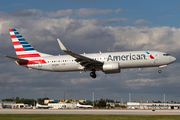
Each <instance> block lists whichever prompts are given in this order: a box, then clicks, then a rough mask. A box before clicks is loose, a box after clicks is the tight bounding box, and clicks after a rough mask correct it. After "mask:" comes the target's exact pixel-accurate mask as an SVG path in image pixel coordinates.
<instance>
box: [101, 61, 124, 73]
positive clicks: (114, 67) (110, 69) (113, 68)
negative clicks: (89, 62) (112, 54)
mask: <svg viewBox="0 0 180 120" xmlns="http://www.w3.org/2000/svg"><path fill="white" fill-rule="evenodd" d="M102 69H103V72H104V73H105V74H113V73H120V72H121V69H120V65H119V63H118V62H111V63H104V65H103V67H102Z"/></svg>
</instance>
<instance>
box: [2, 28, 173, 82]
mask: <svg viewBox="0 0 180 120" xmlns="http://www.w3.org/2000/svg"><path fill="white" fill-rule="evenodd" d="M9 32H10V36H11V39H12V42H13V45H14V49H15V52H16V55H17V57H11V56H6V55H5V57H7V58H10V59H12V60H14V61H15V63H16V64H17V65H19V66H23V67H27V68H29V69H37V70H43V71H53V72H75V71H80V72H81V71H85V72H86V71H91V72H90V76H91V77H92V78H94V79H95V78H96V71H102V72H104V73H105V74H114V73H120V72H121V69H127V68H145V67H159V70H158V72H159V73H161V72H162V71H161V68H164V67H167V65H169V64H171V63H173V62H175V61H176V58H175V57H173V56H170V55H169V54H167V53H165V52H159V51H126V52H107V53H101V52H100V53H91V54H85V53H84V54H76V53H74V52H72V51H70V50H68V49H67V48H66V47H65V46H64V45H63V43H62V42H61V41H60V40H59V39H57V41H58V43H59V46H60V48H61V50H62V51H64V52H65V53H66V54H68V55H57V56H53V55H50V54H45V53H41V52H38V51H36V50H35V49H34V48H33V47H32V46H31V45H30V44H29V43H28V42H27V41H26V40H25V39H24V37H23V36H22V35H21V34H20V33H19V32H18V31H17V30H16V29H9Z"/></svg>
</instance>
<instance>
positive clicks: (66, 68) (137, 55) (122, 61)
mask: <svg viewBox="0 0 180 120" xmlns="http://www.w3.org/2000/svg"><path fill="white" fill-rule="evenodd" d="M150 53H151V55H152V56H154V58H151V57H150V55H149V54H147V53H146V51H128V52H109V53H94V54H93V53H92V54H81V55H83V56H86V57H88V58H91V59H94V60H97V61H101V62H103V63H117V62H118V63H119V67H120V68H121V69H126V68H143V67H159V66H162V65H168V64H170V63H172V62H173V61H174V60H175V58H174V57H172V56H167V54H166V53H164V52H158V51H150ZM43 58H44V60H45V61H46V63H39V64H35V65H28V66H26V67H28V68H33V69H38V70H45V71H55V72H73V71H91V69H86V68H84V67H83V66H82V65H81V64H79V63H77V62H76V61H75V58H74V57H71V56H69V55H59V56H48V57H43ZM97 70H98V71H103V70H102V69H101V68H99V69H97Z"/></svg>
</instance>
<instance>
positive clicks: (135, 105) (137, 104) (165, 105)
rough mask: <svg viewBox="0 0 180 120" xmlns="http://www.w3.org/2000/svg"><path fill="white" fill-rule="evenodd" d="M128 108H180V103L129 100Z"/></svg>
mask: <svg viewBox="0 0 180 120" xmlns="http://www.w3.org/2000/svg"><path fill="white" fill-rule="evenodd" d="M127 108H128V109H179V108H180V104H173V103H140V102H127Z"/></svg>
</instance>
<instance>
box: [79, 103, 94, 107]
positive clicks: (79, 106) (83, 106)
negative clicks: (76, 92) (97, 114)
mask: <svg viewBox="0 0 180 120" xmlns="http://www.w3.org/2000/svg"><path fill="white" fill-rule="evenodd" d="M76 106H77V107H78V108H93V106H91V105H81V104H79V103H77V105H76Z"/></svg>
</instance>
